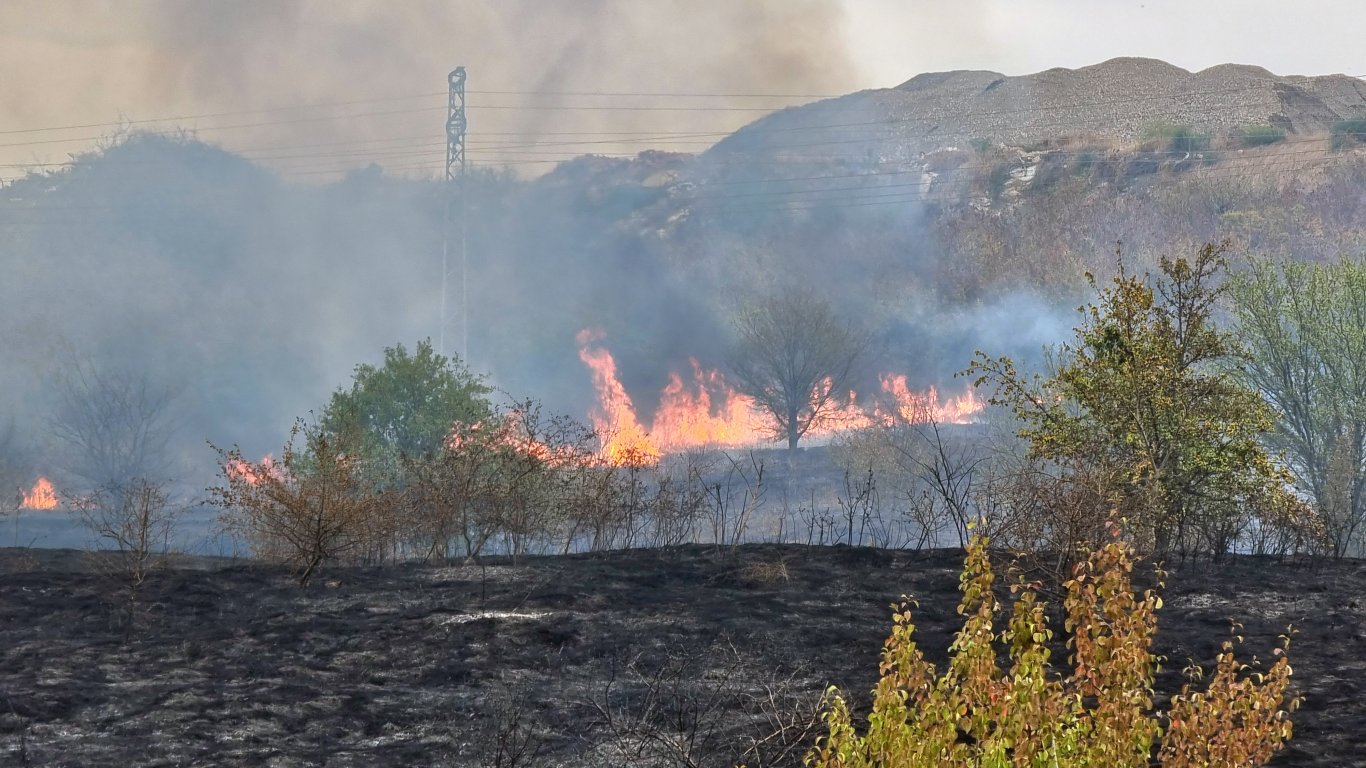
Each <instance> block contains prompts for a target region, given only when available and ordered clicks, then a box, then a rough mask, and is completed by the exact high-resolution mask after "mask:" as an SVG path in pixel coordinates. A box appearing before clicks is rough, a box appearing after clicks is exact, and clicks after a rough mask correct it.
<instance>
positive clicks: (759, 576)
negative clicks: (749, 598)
mask: <svg viewBox="0 0 1366 768" xmlns="http://www.w3.org/2000/svg"><path fill="white" fill-rule="evenodd" d="M791 578H792V577H791V575H790V574H788V572H787V561H786V560H772V561H763V560H761V561H758V562H753V563H748V564H746V565H745V566H744V567H743V568H741V569H740V581H742V582H744V583H745V584H752V585H754V586H758V587H772V586H775V585H777V584H786V583H787V582H788V581H789V580H790V579H791Z"/></svg>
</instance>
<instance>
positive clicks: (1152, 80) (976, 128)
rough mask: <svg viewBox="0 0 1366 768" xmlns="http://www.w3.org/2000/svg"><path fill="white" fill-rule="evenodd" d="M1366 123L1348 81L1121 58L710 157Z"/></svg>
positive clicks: (790, 118)
mask: <svg viewBox="0 0 1366 768" xmlns="http://www.w3.org/2000/svg"><path fill="white" fill-rule="evenodd" d="M1362 116H1366V81H1362V80H1360V79H1357V78H1354V77H1348V76H1346V75H1326V76H1321V77H1301V76H1279V75H1275V74H1272V73H1271V72H1268V71H1266V70H1265V69H1262V68H1260V67H1253V66H1244V65H1235V64H1223V65H1220V66H1216V67H1211V68H1209V69H1206V70H1203V71H1200V72H1188V71H1186V70H1184V69H1181V68H1180V67H1176V66H1173V65H1171V64H1167V63H1166V62H1162V61H1158V60H1155V59H1142V58H1119V59H1111V60H1110V61H1106V62H1104V63H1101V64H1096V65H1094V66H1089V67H1082V68H1080V69H1062V68H1055V69H1049V70H1046V71H1044V72H1038V73H1036V74H1032V75H1024V76H1019V77H1007V76H1005V75H1002V74H1000V73H998V72H984V71H968V70H960V71H954V72H937V73H927V74H922V75H917V76H916V77H914V78H912V79H911V80H908V81H907V82H905V83H902V84H901V85H899V86H897V87H895V88H886V89H881V90H868V91H860V92H858V93H854V94H850V95H848V96H842V97H839V98H835V99H827V100H824V101H819V102H815V103H813V104H808V105H805V106H800V107H793V108H789V109H786V110H783V111H781V112H777V113H775V114H772V115H769V116H767V117H765V118H763V119H761V120H758V121H756V122H754V123H753V124H751V125H749V126H747V127H745V128H743V129H741V130H740V131H738V132H736V133H735V134H734V135H732V136H730V137H728V138H727V139H725V140H723V141H721V142H719V143H718V144H717V145H716V146H715V147H713V148H712V149H711V150H710V151H709V153H708V154H709V155H711V156H713V157H717V156H724V155H726V154H728V153H733V152H742V153H745V152H755V153H758V154H768V155H779V156H780V158H779V159H801V158H802V157H805V156H807V155H809V154H821V155H826V156H831V155H839V156H840V157H842V158H844V159H847V160H849V159H857V158H870V159H871V158H874V157H876V158H879V159H880V160H882V161H883V162H886V161H887V160H889V159H893V160H894V159H896V158H897V157H898V156H901V157H904V158H905V159H913V158H914V157H915V156H916V155H918V154H920V153H923V152H928V151H931V150H933V149H938V148H942V147H946V146H957V145H964V144H966V143H968V142H970V141H971V140H973V139H988V140H991V141H994V142H998V143H1004V144H1009V145H1014V146H1022V145H1028V144H1031V143H1035V142H1040V141H1045V140H1048V139H1053V138H1056V137H1059V136H1077V135H1085V136H1093V137H1100V138H1111V139H1115V140H1120V141H1130V140H1134V139H1138V138H1141V137H1142V136H1143V134H1144V133H1145V131H1146V130H1148V129H1150V128H1151V127H1152V126H1154V125H1155V124H1160V123H1167V124H1179V125H1189V126H1192V127H1194V128H1195V129H1197V130H1200V131H1202V132H1208V133H1213V134H1215V135H1227V134H1229V133H1231V132H1233V131H1235V130H1236V129H1238V128H1240V127H1247V126H1256V125H1274V126H1276V127H1278V128H1281V129H1283V130H1285V131H1286V132H1288V133H1292V134H1302V133H1317V132H1322V131H1325V130H1327V129H1328V128H1330V127H1331V125H1332V124H1333V123H1334V122H1337V121H1338V120H1342V119H1345V118H1349V117H1362ZM907 155H909V157H906V156H907Z"/></svg>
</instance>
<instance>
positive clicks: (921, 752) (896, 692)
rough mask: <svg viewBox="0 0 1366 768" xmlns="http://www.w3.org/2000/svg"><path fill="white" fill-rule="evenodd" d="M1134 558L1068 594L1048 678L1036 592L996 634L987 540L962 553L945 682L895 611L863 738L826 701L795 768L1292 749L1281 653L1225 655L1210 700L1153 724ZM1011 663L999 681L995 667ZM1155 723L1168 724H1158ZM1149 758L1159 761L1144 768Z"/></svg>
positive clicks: (1211, 765) (1100, 566)
mask: <svg viewBox="0 0 1366 768" xmlns="http://www.w3.org/2000/svg"><path fill="white" fill-rule="evenodd" d="M1132 569H1133V560H1132V550H1131V549H1130V548H1129V546H1128V545H1124V544H1119V543H1110V544H1108V545H1107V546H1105V547H1103V548H1101V549H1098V550H1096V551H1094V552H1093V553H1091V555H1090V556H1089V557H1088V558H1087V559H1086V560H1085V561H1084V562H1082V563H1079V564H1078V565H1077V567H1076V568H1075V570H1074V572H1073V578H1072V579H1071V580H1069V581H1068V582H1067V584H1066V585H1065V587H1066V598H1065V600H1064V613H1065V616H1066V624H1065V629H1066V631H1067V632H1068V633H1069V634H1070V639H1069V642H1068V644H1069V646H1070V647H1071V649H1072V654H1071V663H1070V664H1069V669H1070V670H1071V672H1070V673H1069V674H1068V675H1067V676H1065V677H1062V676H1059V675H1058V674H1056V673H1054V672H1053V671H1052V670H1051V669H1050V665H1049V657H1050V654H1051V651H1050V650H1049V641H1050V640H1051V639H1052V637H1053V631H1052V630H1051V629H1049V627H1048V623H1047V620H1046V619H1045V616H1044V605H1043V604H1042V603H1041V602H1040V601H1039V599H1038V595H1037V593H1036V592H1035V591H1034V590H1033V589H1031V588H1028V587H1026V586H1024V585H1018V586H1017V587H1016V589H1015V590H1013V591H1018V592H1019V597H1018V599H1016V600H1015V602H1014V605H1013V608H1012V610H1011V615H1010V619H1009V621H1008V623H1007V627H1006V629H1005V630H1004V631H1003V632H1001V633H999V634H998V633H997V632H996V629H995V627H994V624H993V619H994V616H995V614H996V612H997V609H998V606H997V603H996V598H995V595H994V593H993V584H994V577H993V575H992V571H991V564H990V559H989V557H988V552H987V540H986V538H985V537H981V536H977V537H975V538H974V539H973V541H972V542H971V543H970V545H969V547H968V552H967V559H966V562H965V564H964V570H963V575H962V577H961V580H960V581H961V589H962V593H963V598H962V602H961V603H960V604H959V608H958V611H959V614H960V615H963V616H964V617H966V618H965V623H964V625H963V628H962V629H961V630H960V631H959V632H958V634H957V636H956V638H955V640H954V642H953V644H952V646H950V661H949V665H948V668H947V669H946V670H945V672H944V673H943V675H942V676H941V675H939V674H938V673H937V671H936V670H935V668H934V666H933V665H931V664H930V663H929V662H928V661H926V660H925V658H924V656H923V654H922V653H921V651H920V650H919V648H918V647H917V646H916V643H915V640H914V639H913V635H914V632H915V626H914V624H913V623H912V608H913V603H912V602H910V601H909V600H907V601H903V602H901V603H900V604H898V605H895V606H893V611H894V613H893V628H892V633H891V635H890V636H889V637H888V638H887V641H886V643H885V644H884V646H883V653H882V663H881V665H880V675H881V678H880V680H879V681H878V684H877V687H876V688H875V689H874V691H873V697H874V698H873V711H872V714H870V715H869V716H868V719H867V727H866V729H864V730H863V732H862V733H860V732H859V729H858V728H856V727H855V724H854V718H853V715H852V713H851V712H850V709H849V705H848V704H847V703H846V702H845V700H844V699H843V698H842V697H840V696H839V694H838V693H837V692H836V691H834V690H833V689H832V690H831V692H830V694H829V697H828V705H827V711H826V713H825V721H826V726H827V734H826V735H825V736H823V737H822V738H821V739H820V740H819V743H818V745H817V747H816V748H814V749H812V750H811V751H810V752H809V753H808V754H807V757H806V761H805V763H806V765H807V766H811V767H812V768H817V767H820V768H834V767H835V766H841V767H845V768H854V767H855V766H864V767H867V768H873V767H874V766H879V767H881V766H886V767H887V768H891V767H892V766H896V767H897V768H918V767H920V766H924V767H926V768H929V767H931V766H942V765H962V766H1000V767H1002V768H1004V767H1006V766H1060V767H1061V766H1076V767H1077V768H1094V767H1095V766H1101V765H1104V766H1114V767H1115V768H1130V767H1133V768H1139V767H1140V766H1148V765H1152V764H1157V765H1162V766H1165V767H1166V768H1178V767H1179V768H1195V767H1196V766H1201V767H1202V768H1215V767H1222V766H1229V767H1230V768H1231V767H1232V766H1252V765H1262V764H1264V763H1265V762H1266V761H1267V760H1269V759H1270V757H1271V756H1272V755H1273V754H1274V753H1275V752H1277V751H1278V750H1279V749H1280V748H1281V746H1282V745H1283V744H1284V742H1285V741H1286V740H1287V739H1289V738H1290V735H1291V730H1292V729H1291V723H1290V718H1289V712H1290V711H1293V710H1294V709H1295V707H1296V706H1297V704H1298V699H1295V698H1287V692H1288V688H1289V683H1290V673H1291V669H1290V664H1289V662H1288V660H1287V659H1286V657H1285V655H1284V651H1285V648H1286V647H1287V646H1288V643H1289V640H1288V639H1287V638H1283V639H1282V640H1283V642H1282V646H1281V647H1280V648H1278V649H1277V654H1278V656H1279V658H1278V659H1277V660H1276V662H1275V663H1274V664H1272V666H1271V667H1270V669H1268V670H1266V671H1265V672H1264V673H1256V672H1253V671H1252V670H1251V669H1250V668H1249V667H1248V666H1246V665H1243V664H1241V663H1239V662H1238V661H1237V660H1236V658H1235V657H1234V654H1233V647H1232V644H1231V643H1225V645H1224V649H1223V651H1222V652H1221V653H1220V654H1219V657H1218V666H1217V668H1216V670H1215V673H1214V676H1213V679H1212V680H1211V682H1210V685H1209V686H1208V688H1207V689H1206V690H1205V691H1203V692H1201V691H1196V690H1194V689H1193V688H1192V686H1191V685H1190V684H1187V685H1186V686H1184V687H1183V688H1182V691H1181V693H1180V694H1179V695H1178V696H1176V697H1175V698H1174V699H1173V700H1172V707H1171V710H1170V711H1169V712H1167V713H1165V714H1162V715H1158V714H1155V713H1154V712H1153V680H1154V677H1155V674H1156V666H1157V661H1156V659H1154V657H1153V656H1152V655H1151V652H1150V648H1151V644H1152V640H1153V636H1154V634H1155V633H1156V631H1157V616H1156V611H1157V609H1158V608H1160V607H1161V605H1162V601H1161V598H1160V597H1158V596H1157V594H1156V593H1155V592H1154V591H1152V590H1147V591H1144V592H1142V593H1135V592H1134V590H1133V588H1132V584H1131V581H1130V573H1131V571H1132ZM1002 646H1004V648H1005V649H1006V650H1007V651H1008V655H1009V658H1010V661H1011V666H1010V668H1009V670H1002V669H1001V667H1000V666H999V663H998V656H999V651H1000V650H1001V647H1002ZM1164 723H1165V726H1164ZM1154 759H1156V763H1154Z"/></svg>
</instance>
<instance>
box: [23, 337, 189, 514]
mask: <svg viewBox="0 0 1366 768" xmlns="http://www.w3.org/2000/svg"><path fill="white" fill-rule="evenodd" d="M52 389H53V396H54V397H55V399H56V402H55V407H54V409H53V411H52V415H51V417H50V420H49V424H50V427H51V429H52V433H53V435H54V436H55V437H56V439H57V441H58V442H59V443H60V444H61V445H62V446H63V447H64V448H65V454H66V456H65V458H66V467H65V468H66V469H67V470H68V471H69V472H70V473H71V474H73V475H75V476H77V477H79V478H81V479H83V480H85V481H87V482H88V483H89V485H90V487H95V488H99V487H103V486H107V485H109V484H110V483H127V482H131V481H132V480H134V479H137V478H151V479H153V480H154V481H156V482H160V481H161V480H164V479H165V477H166V475H167V473H168V471H169V457H168V456H167V445H168V443H169V441H170V439H171V437H172V434H173V432H174V428H175V419H174V415H173V407H172V406H173V404H174V401H175V392H174V391H173V390H172V389H171V388H169V387H166V386H162V385H159V384H156V383H154V382H153V381H152V380H151V378H150V377H149V376H148V374H147V373H145V372H142V371H134V370H132V369H128V368H122V367H119V366H118V365H103V364H97V363H96V362H95V361H93V360H91V359H90V358H86V357H80V356H78V355H75V354H71V355H68V356H67V362H66V363H65V364H64V365H63V366H62V367H61V368H60V369H59V371H58V372H57V373H56V374H55V375H54V377H53V381H52Z"/></svg>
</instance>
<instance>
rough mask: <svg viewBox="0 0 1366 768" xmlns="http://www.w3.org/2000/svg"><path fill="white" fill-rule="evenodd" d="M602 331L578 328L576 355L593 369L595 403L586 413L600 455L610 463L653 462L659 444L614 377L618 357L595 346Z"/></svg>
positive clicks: (615, 376) (624, 389) (657, 458)
mask: <svg viewBox="0 0 1366 768" xmlns="http://www.w3.org/2000/svg"><path fill="white" fill-rule="evenodd" d="M601 340H602V334H601V333H597V332H594V331H589V330H583V331H580V332H579V335H578V342H579V359H580V360H582V361H583V364H584V365H586V366H588V370H590V371H592V373H593V387H594V388H595V389H597V391H598V407H597V408H595V409H594V410H593V412H592V413H590V414H589V418H590V419H592V421H593V428H594V429H596V430H597V432H598V435H599V438H600V439H601V440H602V451H603V455H604V456H605V457H606V458H607V460H608V461H610V462H612V463H613V464H634V463H641V464H643V463H653V462H655V461H658V460H659V457H660V450H659V447H658V445H657V444H656V443H655V442H654V441H652V440H651V439H650V435H649V434H648V433H646V431H645V428H644V427H642V426H641V425H640V422H639V421H637V420H636V409H635V406H634V405H632V403H631V396H630V395H628V394H626V388H625V387H623V386H622V385H621V380H620V379H618V378H617V361H616V360H614V359H613V358H612V353H611V352H608V351H607V350H606V349H605V348H603V347H600V346H596V344H597V342H599V341H601Z"/></svg>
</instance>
